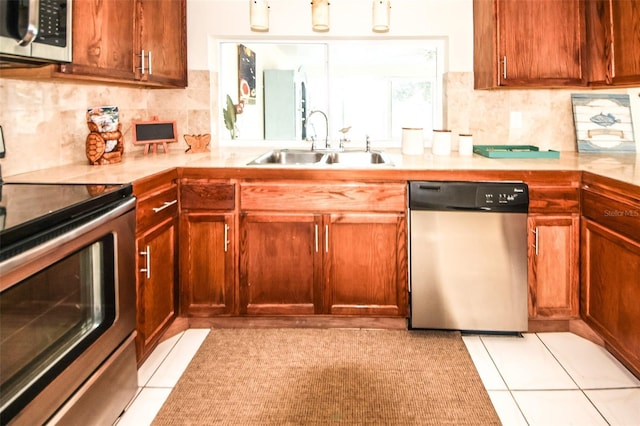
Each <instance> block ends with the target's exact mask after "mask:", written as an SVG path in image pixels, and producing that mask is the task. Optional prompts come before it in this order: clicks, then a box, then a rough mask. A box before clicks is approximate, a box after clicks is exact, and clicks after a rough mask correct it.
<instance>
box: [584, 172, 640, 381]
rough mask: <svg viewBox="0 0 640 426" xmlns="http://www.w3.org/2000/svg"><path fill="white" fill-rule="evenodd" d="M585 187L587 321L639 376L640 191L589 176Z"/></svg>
mask: <svg viewBox="0 0 640 426" xmlns="http://www.w3.org/2000/svg"><path fill="white" fill-rule="evenodd" d="M587 182H588V184H587V185H585V187H584V188H583V191H582V204H583V212H582V215H583V217H582V224H581V259H580V260H581V263H580V268H581V277H582V278H581V293H580V298H581V301H580V307H581V316H582V318H583V319H584V321H585V322H586V323H587V324H588V325H589V326H590V327H591V328H592V329H593V330H594V331H596V332H597V333H598V334H599V335H600V336H601V337H602V338H603V339H604V341H605V346H606V347H607V349H609V351H611V352H612V353H613V354H614V355H615V356H616V357H617V358H618V359H620V360H621V361H622V362H623V363H624V364H625V365H626V366H627V367H629V368H630V369H631V370H632V371H634V372H635V373H636V375H638V376H640V333H639V332H638V324H640V194H639V193H638V191H637V189H636V188H629V191H626V190H624V189H621V190H620V192H618V190H617V188H615V187H612V186H610V183H611V182H609V181H606V180H602V181H599V180H598V179H594V181H593V182H590V181H589V180H587Z"/></svg>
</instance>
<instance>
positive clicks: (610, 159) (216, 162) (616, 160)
mask: <svg viewBox="0 0 640 426" xmlns="http://www.w3.org/2000/svg"><path fill="white" fill-rule="evenodd" d="M267 150H268V149H267V148H265V147H254V148H247V147H244V148H226V147H225V148H213V149H212V150H211V151H209V152H205V153H198V154H189V153H185V152H182V151H177V150H173V151H172V150H169V152H167V153H164V152H160V153H155V154H148V155H144V154H143V153H142V152H137V151H136V152H131V153H125V155H124V156H123V160H122V161H121V162H120V163H115V164H107V165H100V166H92V165H89V164H87V163H86V162H78V163H73V164H67V165H63V166H57V167H52V168H47V169H42V170H37V171H32V172H26V173H21V174H16V175H13V176H6V177H5V178H4V181H5V182H7V183H85V184H108V183H130V182H134V181H136V180H138V179H141V178H144V177H147V176H150V175H153V174H156V173H159V172H162V171H165V170H169V169H172V168H176V167H179V168H189V167H193V168H245V167H246V168H252V169H260V168H262V169H279V170H282V172H283V173H286V170H289V169H298V170H299V169H305V168H306V169H324V170H356V169H357V170H381V169H390V170H395V171H401V170H406V171H408V172H409V171H411V172H413V171H429V170H448V171H455V170H459V171H463V170H464V171H469V170H471V171H472V170H483V171H487V170H492V171H521V170H527V171H588V172H592V173H595V174H598V175H601V176H605V177H608V178H611V179H615V180H619V181H622V182H625V183H629V184H632V185H636V186H640V156H639V155H636V154H583V153H577V152H572V151H566V152H565V151H563V152H561V153H560V158H535V159H518V158H509V159H495V158H486V157H483V156H480V155H478V154H474V155H473V156H460V155H459V154H458V153H456V152H454V153H452V154H451V155H450V156H434V155H433V154H431V153H430V152H425V154H424V155H421V156H409V155H403V154H402V152H401V151H400V149H395V148H393V149H383V150H384V151H385V152H386V153H388V154H389V155H390V157H391V158H392V160H393V162H394V165H393V166H388V165H384V166H379V165H370V166H365V167H359V168H353V167H346V166H345V167H340V166H335V165H323V166H290V167H289V168H286V167H283V166H277V165H275V166H249V165H247V164H248V163H249V162H250V161H251V160H253V159H254V158H256V157H257V156H259V155H260V154H262V153H264V152H265V151H267Z"/></svg>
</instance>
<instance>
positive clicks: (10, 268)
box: [0, 197, 136, 291]
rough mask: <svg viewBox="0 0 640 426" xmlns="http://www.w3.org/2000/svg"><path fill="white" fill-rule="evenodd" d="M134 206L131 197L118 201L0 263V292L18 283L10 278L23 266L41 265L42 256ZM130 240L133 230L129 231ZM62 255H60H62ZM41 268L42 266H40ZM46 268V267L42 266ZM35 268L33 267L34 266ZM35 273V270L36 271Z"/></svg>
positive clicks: (130, 209) (56, 250)
mask: <svg viewBox="0 0 640 426" xmlns="http://www.w3.org/2000/svg"><path fill="white" fill-rule="evenodd" d="M135 206H136V198H135V197H131V198H129V199H127V200H126V201H124V202H122V201H120V202H119V204H118V205H116V206H115V207H113V208H111V209H109V210H108V211H107V212H106V213H104V214H102V215H100V216H98V217H96V218H94V219H91V220H89V221H88V222H85V223H82V224H81V225H79V226H78V227H76V228H73V229H71V230H69V231H68V232H65V233H64V234H62V235H60V236H57V237H54V238H51V239H50V240H47V241H45V242H43V243H41V244H38V245H37V246H36V247H33V248H31V249H29V250H26V251H24V252H22V253H19V254H17V255H15V256H13V257H10V258H9V259H6V260H4V261H3V262H0V271H2V281H0V291H5V290H6V289H8V288H11V287H12V286H14V285H16V284H18V283H19V281H20V280H19V279H15V278H16V277H14V276H12V275H13V274H16V273H18V272H19V271H20V268H21V267H22V266H23V265H27V264H29V263H33V264H34V265H36V264H40V263H42V260H41V259H43V258H44V256H45V255H46V254H48V253H51V252H56V253H57V252H58V251H59V250H60V247H63V246H64V245H66V244H68V243H70V242H71V241H73V240H75V239H77V238H80V237H82V236H83V235H85V234H88V233H90V232H91V231H93V230H96V229H99V228H100V227H101V226H103V225H106V224H108V223H109V222H110V221H113V220H115V219H117V218H118V217H120V216H122V215H124V214H126V213H127V212H129V211H133V210H134V209H135ZM131 232H132V238H133V232H134V230H133V229H131ZM62 254H63V253H61V255H62ZM40 266H43V265H40ZM44 266H46V265H44ZM34 268H35V266H34ZM36 271H37V269H36Z"/></svg>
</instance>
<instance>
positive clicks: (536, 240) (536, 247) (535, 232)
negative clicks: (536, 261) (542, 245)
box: [533, 226, 539, 256]
mask: <svg viewBox="0 0 640 426" xmlns="http://www.w3.org/2000/svg"><path fill="white" fill-rule="evenodd" d="M533 235H535V242H534V243H533V247H534V248H535V249H536V256H537V255H538V248H539V245H538V227H537V226H536V229H534V230H533Z"/></svg>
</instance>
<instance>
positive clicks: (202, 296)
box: [180, 212, 235, 317]
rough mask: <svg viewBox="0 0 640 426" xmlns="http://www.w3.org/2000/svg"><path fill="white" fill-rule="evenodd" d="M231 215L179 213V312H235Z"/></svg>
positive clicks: (214, 313)
mask: <svg viewBox="0 0 640 426" xmlns="http://www.w3.org/2000/svg"><path fill="white" fill-rule="evenodd" d="M234 229H235V226H234V215H233V214H220V213H217V214H216V213H203V212H198V213H193V212H191V213H187V214H182V215H181V216H180V314H181V315H185V316H194V317H209V316H213V315H222V314H232V313H233V312H234V300H235V290H234V289H235V286H234V284H235V282H234V276H235V275H234V274H235V267H234V259H235V256H234V253H235V243H234V241H235V240H234Z"/></svg>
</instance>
